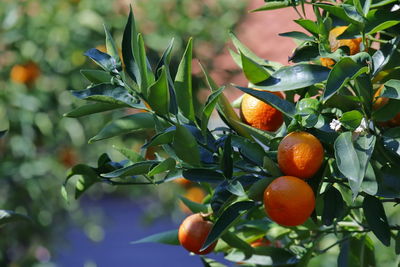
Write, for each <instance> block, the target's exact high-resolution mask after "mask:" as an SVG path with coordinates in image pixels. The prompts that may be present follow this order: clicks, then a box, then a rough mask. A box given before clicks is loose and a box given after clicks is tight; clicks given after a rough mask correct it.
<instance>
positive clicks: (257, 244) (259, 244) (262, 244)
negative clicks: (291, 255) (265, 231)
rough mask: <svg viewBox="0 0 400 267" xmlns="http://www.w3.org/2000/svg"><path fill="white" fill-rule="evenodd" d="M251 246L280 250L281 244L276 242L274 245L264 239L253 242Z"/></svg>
mask: <svg viewBox="0 0 400 267" xmlns="http://www.w3.org/2000/svg"><path fill="white" fill-rule="evenodd" d="M250 246H252V247H253V248H258V247H269V246H274V247H277V248H279V247H281V242H279V241H275V242H274V243H272V242H271V241H270V240H268V239H267V238H265V237H263V238H260V239H257V240H256V241H254V242H252V243H251V244H250Z"/></svg>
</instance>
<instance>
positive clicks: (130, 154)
mask: <svg viewBox="0 0 400 267" xmlns="http://www.w3.org/2000/svg"><path fill="white" fill-rule="evenodd" d="M113 148H114V149H115V150H117V151H118V152H119V153H121V154H122V155H124V156H125V157H126V158H127V159H129V160H130V161H132V162H133V163H135V162H138V161H144V160H145V159H144V158H143V157H142V155H140V154H139V153H137V152H135V151H133V150H132V149H128V148H124V147H118V146H115V145H113Z"/></svg>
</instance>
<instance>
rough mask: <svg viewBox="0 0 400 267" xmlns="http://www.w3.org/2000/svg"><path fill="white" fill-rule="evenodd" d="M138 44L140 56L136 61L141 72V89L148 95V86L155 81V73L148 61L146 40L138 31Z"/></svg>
mask: <svg viewBox="0 0 400 267" xmlns="http://www.w3.org/2000/svg"><path fill="white" fill-rule="evenodd" d="M137 44H138V52H139V55H138V56H139V57H138V58H137V59H136V61H137V62H138V65H139V72H140V91H141V92H142V94H143V95H144V96H145V97H147V96H148V87H149V85H150V84H152V83H153V82H154V74H153V73H152V71H151V68H150V66H149V64H148V61H147V57H146V49H145V46H144V40H143V36H142V34H141V33H138V35H137Z"/></svg>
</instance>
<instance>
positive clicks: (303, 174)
mask: <svg viewBox="0 0 400 267" xmlns="http://www.w3.org/2000/svg"><path fill="white" fill-rule="evenodd" d="M323 160H324V148H323V146H322V144H321V142H320V141H319V140H318V139H317V138H316V137H315V136H313V135H312V134H310V133H307V132H292V133H290V134H288V135H286V136H285V137H284V138H283V139H282V141H281V142H280V143H279V146H278V164H279V168H280V169H281V171H282V172H283V173H284V174H286V175H292V176H296V177H299V178H302V179H306V178H310V177H311V176H313V175H314V174H315V173H316V172H317V171H318V169H319V168H320V167H321V165H322V162H323Z"/></svg>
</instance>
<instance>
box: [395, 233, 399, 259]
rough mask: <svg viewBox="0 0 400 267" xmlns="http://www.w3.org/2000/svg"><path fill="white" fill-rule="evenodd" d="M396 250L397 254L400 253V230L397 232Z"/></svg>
mask: <svg viewBox="0 0 400 267" xmlns="http://www.w3.org/2000/svg"><path fill="white" fill-rule="evenodd" d="M395 242H396V243H395V252H396V254H397V255H399V254H400V231H398V232H397V235H396V238H395Z"/></svg>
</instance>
